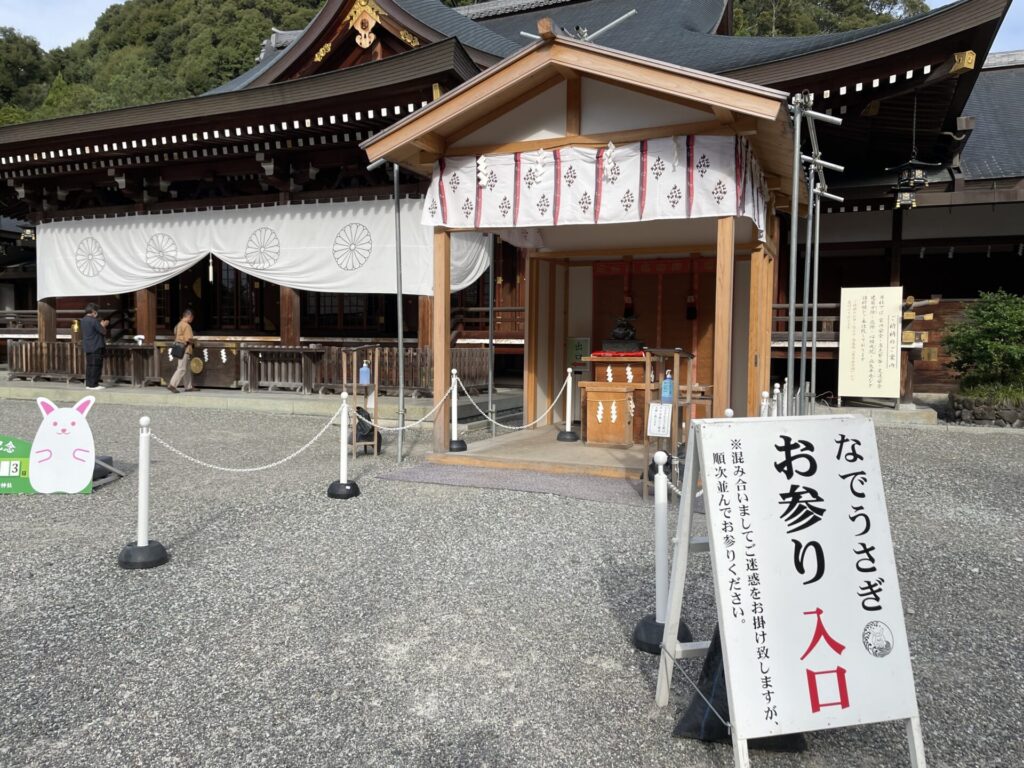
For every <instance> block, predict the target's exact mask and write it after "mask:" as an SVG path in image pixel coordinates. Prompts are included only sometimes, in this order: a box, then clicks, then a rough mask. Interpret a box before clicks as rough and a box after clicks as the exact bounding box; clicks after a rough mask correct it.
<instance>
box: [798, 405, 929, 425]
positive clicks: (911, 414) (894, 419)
mask: <svg viewBox="0 0 1024 768" xmlns="http://www.w3.org/2000/svg"><path fill="white" fill-rule="evenodd" d="M823 413H831V414H849V415H852V416H865V417H867V418H869V419H871V420H872V421H873V422H875V424H883V425H899V424H923V425H933V424H938V423H939V414H938V413H937V412H936V411H935V409H934V408H929V407H928V406H921V405H918V406H915V407H914V408H912V409H910V408H907V409H905V410H904V409H903V408H871V407H867V406H855V407H851V408H847V407H843V408H831V409H823V408H820V407H819V408H818V414H819V415H821V414H823Z"/></svg>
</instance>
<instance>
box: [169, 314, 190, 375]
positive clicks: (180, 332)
mask: <svg viewBox="0 0 1024 768" xmlns="http://www.w3.org/2000/svg"><path fill="white" fill-rule="evenodd" d="M192 318H193V314H192V310H191V309H186V310H185V311H184V312H183V313H182V315H181V321H180V322H179V323H178V324H177V325H176V326H174V344H173V345H172V346H171V357H173V358H175V359H177V361H178V367H177V369H176V370H175V371H174V375H173V376H172V377H171V382H170V384H168V385H167V388H168V389H169V390H171V392H174V393H175V394H177V393H178V387H180V386H181V384H182V382H184V384H185V386H184V390H185V391H186V392H195V391H197V387H193V386H192V366H191V363H192V354H193V352H194V351H195V335H194V334H193V333H192Z"/></svg>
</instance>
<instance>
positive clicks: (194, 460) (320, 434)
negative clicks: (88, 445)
mask: <svg viewBox="0 0 1024 768" xmlns="http://www.w3.org/2000/svg"><path fill="white" fill-rule="evenodd" d="M340 416H341V408H340V407H339V408H338V410H337V411H335V412H334V415H333V416H331V418H330V420H329V421H328V422H327V423H326V424H324V426H323V427H322V428H321V429H320V431H319V432H317V433H316V435H314V436H313V439H312V440H310V441H309V442H308V443H306V444H305V445H304V446H302V447H301V448H299V450H297V451H295V452H293V453H290V454H288V455H287V456H285V457H284V458H283V459H279V460H278V461H275V462H274V463H272V464H264V465H263V466H261V467H221V466H218V465H216V464H210V463H209V462H206V461H202V460H201V459H197V458H195V457H193V456H189V455H188V454H187V453H185V452H184V451H180V450H178V449H177V448H175V447H174V446H173V445H171V444H170V443H168V442H167V441H166V440H161V439H160V438H159V437H158V436H157V435H156V434H154V433H152V432H151V433H150V437H152V438H153V440H155V441H156V442H158V443H159V444H160V445H162V446H163V447H164V448H166V449H167V450H168V451H170V452H171V453H174V454H177V455H178V456H180V457H181V458H183V459H185V460H186V461H191V462H192V463H193V464H198V465H199V466H201V467H206V468H207V469H215V470H217V471H218V472H263V471H264V470H267V469H273V468H274V467H279V466H281V465H282V464H284V463H285V462H286V461H291V460H292V459H294V458H295V457H296V456H298V455H299V454H300V453H302V452H303V451H306V450H307V449H309V447H310V446H312V445H313V443H315V442H316V441H317V440H319V439H320V438H321V437H323V435H324V432H326V431H327V430H328V429H330V427H331V425H332V424H333V423H334V420H335V419H337V418H339V417H340Z"/></svg>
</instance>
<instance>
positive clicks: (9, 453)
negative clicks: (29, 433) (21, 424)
mask: <svg viewBox="0 0 1024 768" xmlns="http://www.w3.org/2000/svg"><path fill="white" fill-rule="evenodd" d="M31 450H32V444H31V443H29V442H28V441H27V440H19V439H18V438H16V437H8V436H7V435H0V494H2V493H35V491H34V490H33V489H32V484H31V483H30V482H29V481H28V460H29V456H30V455H31Z"/></svg>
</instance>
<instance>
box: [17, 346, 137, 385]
mask: <svg viewBox="0 0 1024 768" xmlns="http://www.w3.org/2000/svg"><path fill="white" fill-rule="evenodd" d="M135 354H138V353H135ZM7 355H8V374H7V378H8V379H29V380H36V379H48V380H53V381H64V382H71V381H84V380H85V353H84V352H82V346H81V344H78V343H76V342H71V341H34V340H33V341H21V340H17V339H10V340H9V341H8V346H7ZM152 357H153V362H152V364H151V365H150V366H147V367H146V368H145V369H144V370H143V371H142V375H143V376H145V375H149V374H151V371H150V370H149V368H150V367H152V368H154V369H155V366H156V358H155V356H152ZM132 361H133V353H132V347H130V346H128V345H109V346H108V347H107V351H106V355H105V356H104V358H103V379H104V380H105V381H126V382H132V383H134V381H135V378H136V377H137V376H138V375H139V371H138V370H137V369H136V371H135V377H133V363H132ZM136 365H137V364H136Z"/></svg>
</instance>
